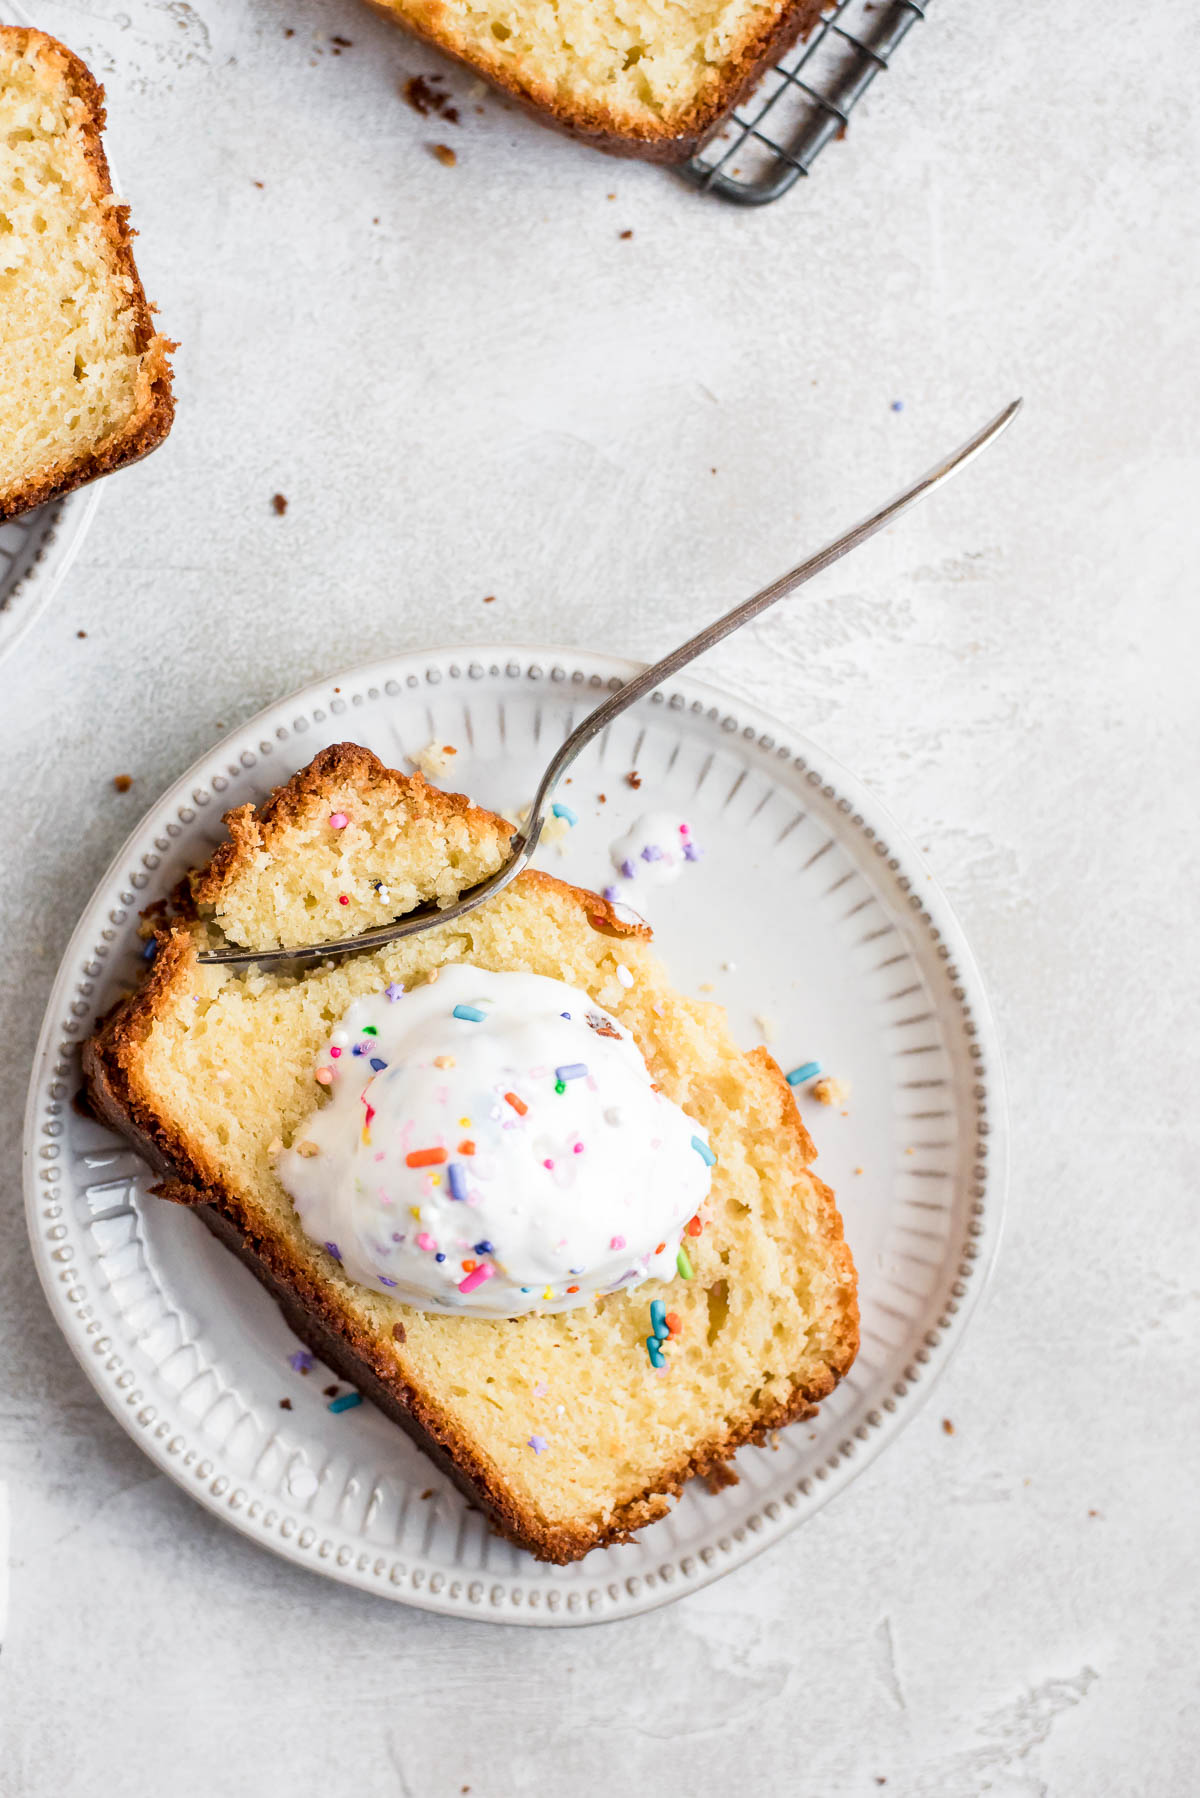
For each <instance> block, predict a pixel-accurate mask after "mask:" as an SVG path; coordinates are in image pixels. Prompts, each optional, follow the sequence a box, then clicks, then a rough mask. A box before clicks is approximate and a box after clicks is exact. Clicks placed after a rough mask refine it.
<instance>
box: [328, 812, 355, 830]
mask: <svg viewBox="0 0 1200 1798" xmlns="http://www.w3.org/2000/svg"><path fill="white" fill-rule="evenodd" d="M349 822H350V820H349V818H348V817H347V816H346V814H345V812H330V814H329V823H330V827H331V828H332V829H333V830H345V828H346V826H347V824H349Z"/></svg>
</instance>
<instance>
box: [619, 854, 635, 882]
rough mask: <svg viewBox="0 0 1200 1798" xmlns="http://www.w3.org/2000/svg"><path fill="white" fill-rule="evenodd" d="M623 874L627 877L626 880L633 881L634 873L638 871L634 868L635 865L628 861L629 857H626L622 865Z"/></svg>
mask: <svg viewBox="0 0 1200 1798" xmlns="http://www.w3.org/2000/svg"><path fill="white" fill-rule="evenodd" d="M621 872H622V874H623V875H624V876H625V878H626V880H632V879H633V876H634V873H635V872H636V870H635V868H634V865H633V863H632V862H631V861H630V860H629V859H628V857H626V859H625V860H624V861H623V862H622V863H621Z"/></svg>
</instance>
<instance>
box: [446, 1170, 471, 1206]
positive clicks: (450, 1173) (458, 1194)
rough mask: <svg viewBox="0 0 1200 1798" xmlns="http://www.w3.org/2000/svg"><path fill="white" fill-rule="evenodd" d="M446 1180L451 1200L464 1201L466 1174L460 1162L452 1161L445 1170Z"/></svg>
mask: <svg viewBox="0 0 1200 1798" xmlns="http://www.w3.org/2000/svg"><path fill="white" fill-rule="evenodd" d="M446 1179H447V1180H448V1181H449V1184H450V1197H451V1198H452V1199H459V1200H462V1199H465V1198H466V1196H467V1174H466V1169H465V1168H464V1167H463V1165H462V1163H461V1161H452V1162H451V1163H450V1165H449V1167H448V1168H447V1169H446Z"/></svg>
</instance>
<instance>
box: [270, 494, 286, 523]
mask: <svg viewBox="0 0 1200 1798" xmlns="http://www.w3.org/2000/svg"><path fill="white" fill-rule="evenodd" d="M271 506H272V509H273V510H274V512H275V515H276V517H278V518H282V517H283V515H284V513H285V512H286V511H287V500H286V498H285V497H284V495H283V494H282V493H273V494H272V495H271Z"/></svg>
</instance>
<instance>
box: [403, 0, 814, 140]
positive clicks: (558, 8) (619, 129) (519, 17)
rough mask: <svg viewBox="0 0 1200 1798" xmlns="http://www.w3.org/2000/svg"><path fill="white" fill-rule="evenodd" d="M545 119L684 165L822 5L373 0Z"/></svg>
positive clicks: (801, 0)
mask: <svg viewBox="0 0 1200 1798" xmlns="http://www.w3.org/2000/svg"><path fill="white" fill-rule="evenodd" d="M373 4H374V5H375V6H376V7H377V8H378V10H379V11H381V12H385V13H387V14H388V16H389V17H391V18H394V19H396V20H397V21H398V22H399V23H401V24H403V25H405V26H407V27H408V29H409V30H410V31H415V32H417V33H418V34H419V35H420V36H421V37H423V38H427V39H428V40H429V42H430V43H432V44H436V45H437V46H438V48H439V49H440V50H444V51H446V52H447V53H448V54H449V55H450V56H454V57H457V58H458V60H459V61H460V62H464V63H466V64H467V65H468V66H469V67H470V68H472V69H474V70H475V71H477V72H478V73H479V74H481V75H485V76H486V77H487V79H488V80H489V81H492V82H494V83H495V84H496V86H497V87H500V88H503V89H504V90H505V92H507V93H509V94H511V95H512V96H513V98H514V99H516V100H518V101H519V102H520V103H521V104H522V105H523V106H524V107H525V109H526V110H527V111H528V112H530V113H532V114H533V116H534V117H535V118H538V119H540V120H541V121H542V122H543V123H544V124H547V125H555V126H557V127H558V128H559V129H560V130H562V131H567V132H569V133H570V134H571V136H573V137H578V138H582V139H584V140H585V141H586V142H588V143H591V144H594V145H595V146H596V148H597V149H601V150H608V151H611V152H612V153H614V154H616V155H619V156H641V157H645V158H647V159H649V160H651V161H656V162H686V160H687V158H688V157H689V156H691V155H692V154H693V153H694V151H695V150H696V149H697V148H698V147H699V145H700V144H701V143H702V142H703V141H704V139H705V138H706V137H708V136H709V135H710V134H711V133H712V132H713V131H714V130H715V129H716V128H717V126H718V125H719V124H720V122H721V120H722V119H723V118H725V116H726V115H727V114H728V113H729V112H731V111H732V109H733V108H734V107H735V106H736V105H737V103H738V101H739V100H740V99H742V97H743V96H744V95H745V94H746V93H748V92H749V90H750V88H752V87H753V85H754V83H755V82H756V81H757V80H758V78H759V76H760V75H761V74H763V72H764V71H765V70H766V69H767V68H768V67H769V66H770V64H771V63H772V62H774V61H775V60H776V58H777V57H779V56H781V55H782V54H783V52H784V51H785V50H786V49H787V48H788V47H789V46H790V45H791V44H792V43H793V42H794V41H795V39H796V38H798V37H799V36H801V35H802V34H803V33H805V32H808V31H811V29H812V27H813V26H814V25H815V24H816V22H817V20H818V19H819V18H820V16H821V13H822V11H824V10H825V5H826V0H673V4H671V5H664V4H663V3H662V0H561V3H560V4H557V5H554V6H534V5H530V4H529V3H528V0H449V3H446V0H373Z"/></svg>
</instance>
